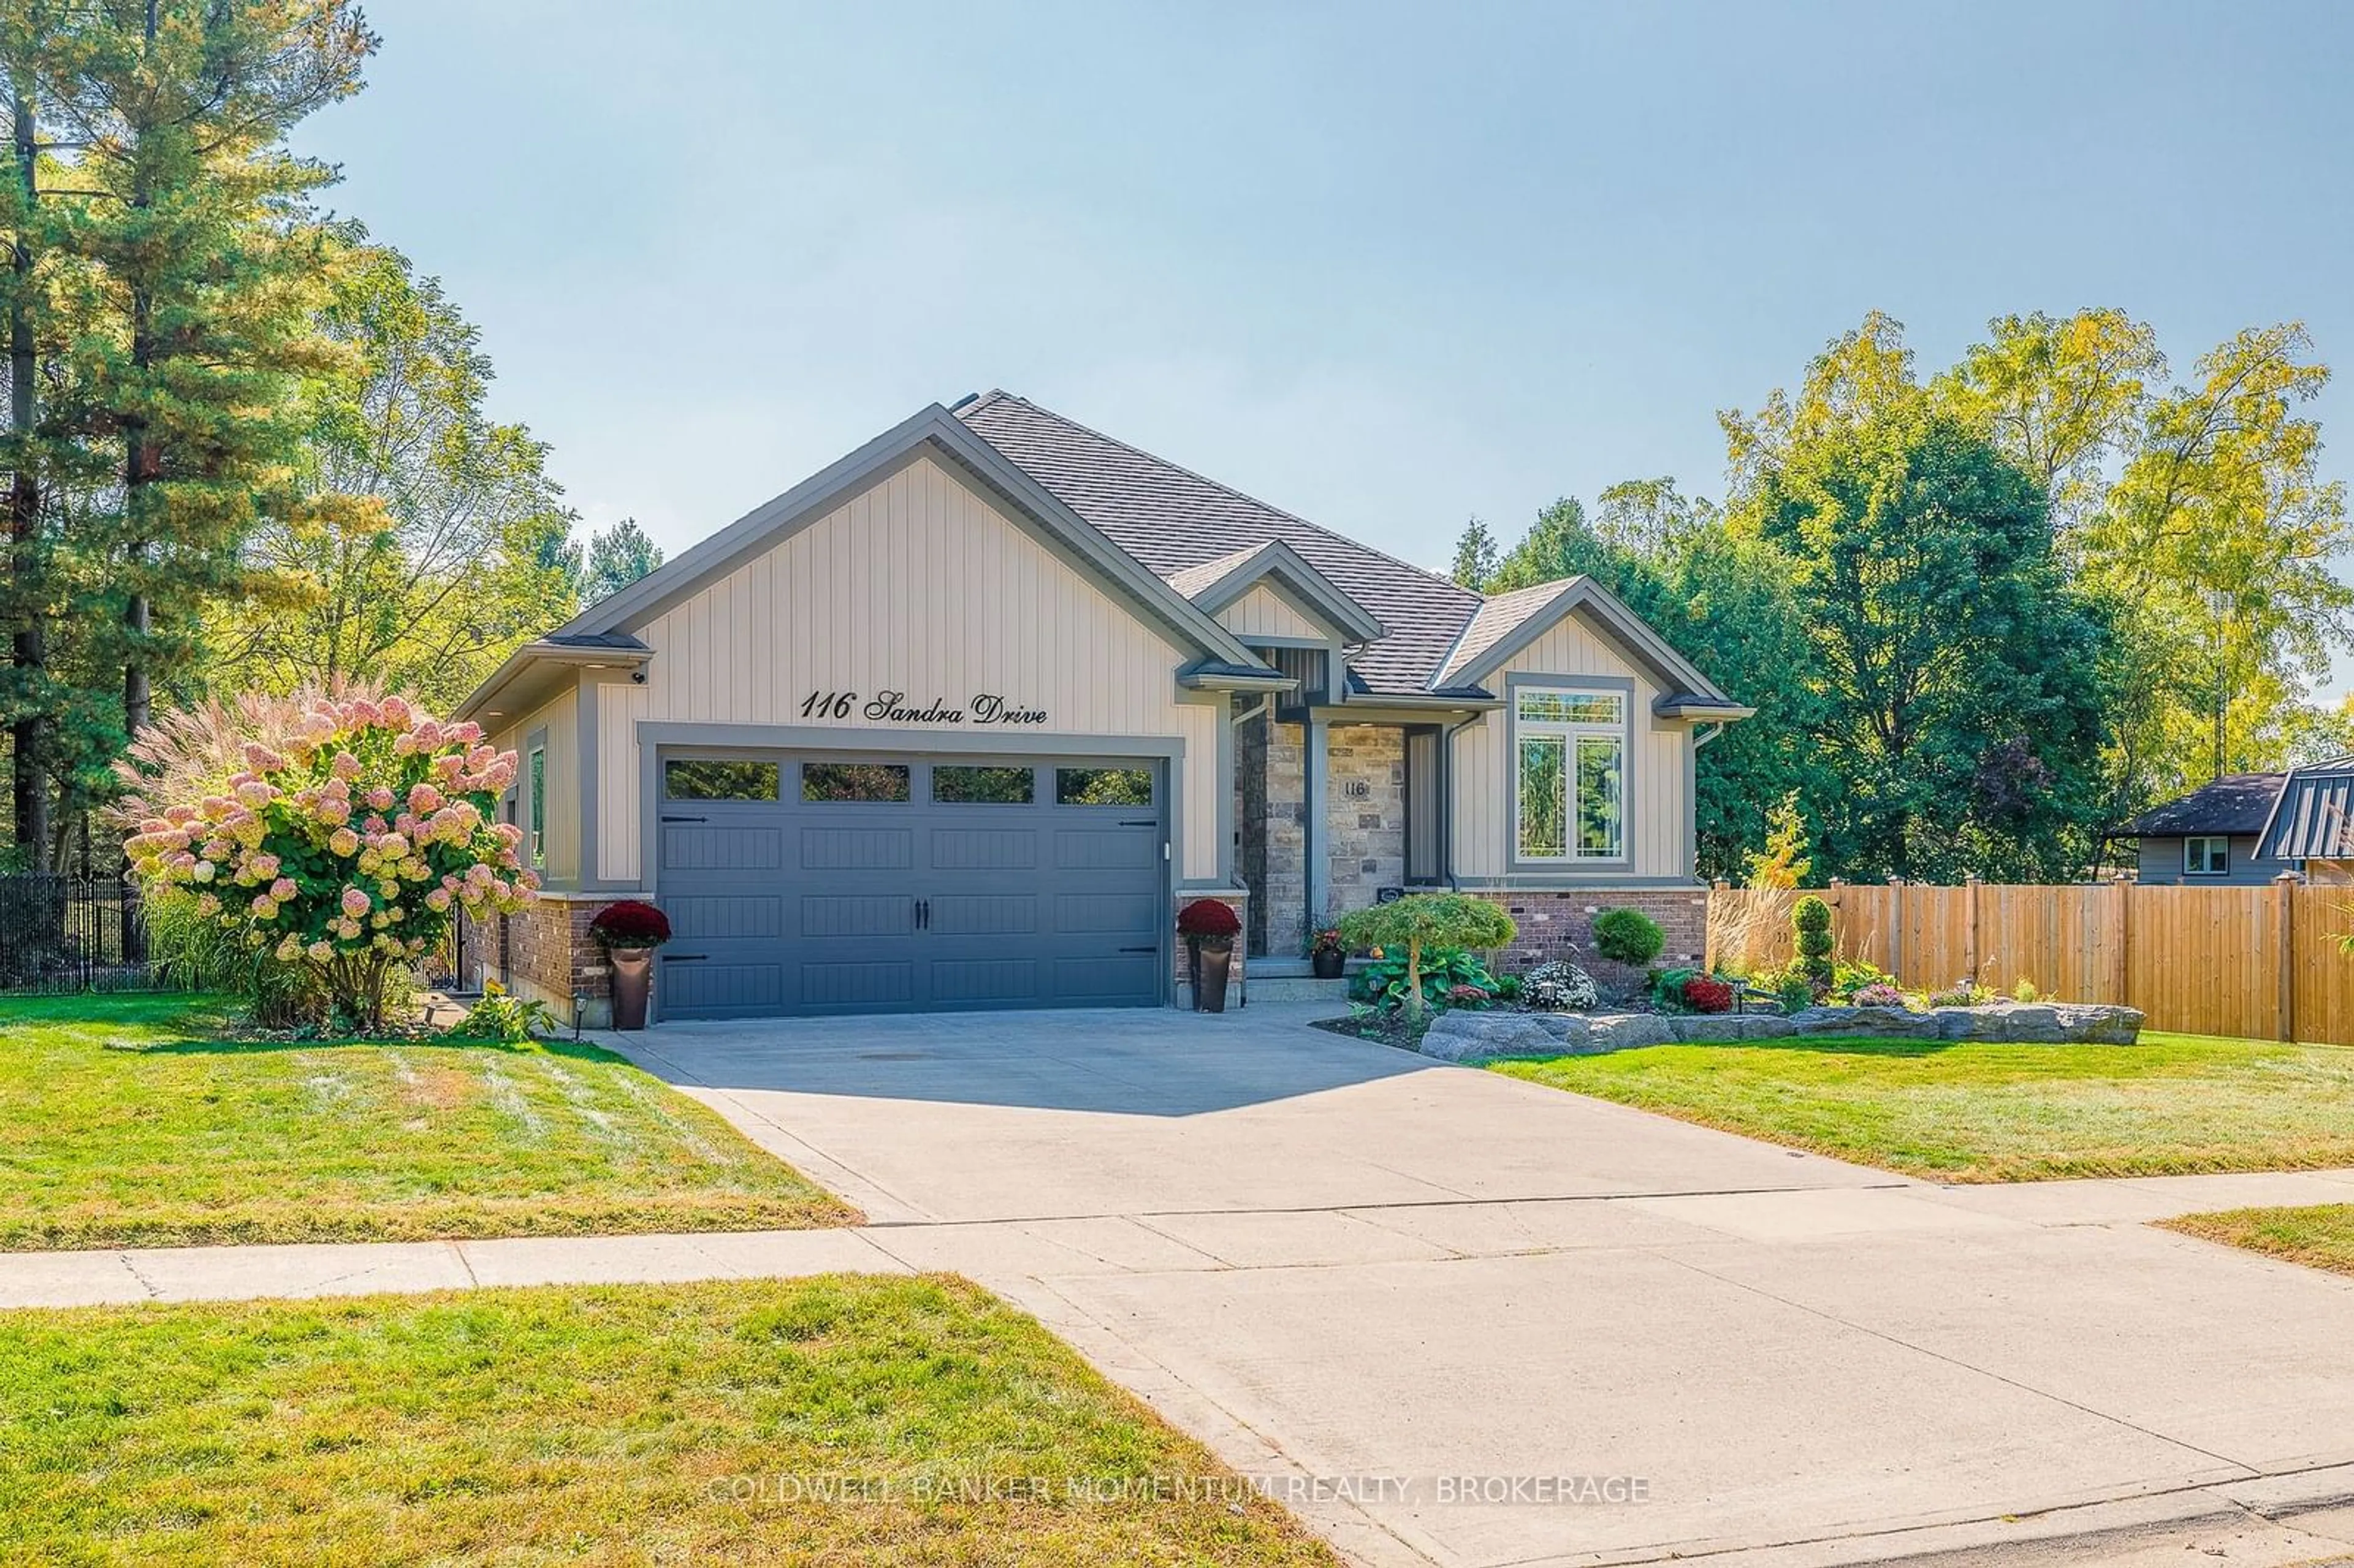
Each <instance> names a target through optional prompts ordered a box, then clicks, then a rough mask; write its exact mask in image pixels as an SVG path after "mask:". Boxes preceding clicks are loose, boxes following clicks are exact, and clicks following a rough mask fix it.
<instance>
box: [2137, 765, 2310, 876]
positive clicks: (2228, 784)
mask: <svg viewBox="0 0 2354 1568" xmlns="http://www.w3.org/2000/svg"><path fill="white" fill-rule="evenodd" d="M2117 836H2118V837H2119V838H2132V839H2138V840H2139V841H2140V849H2139V860H2140V881H2141V882H2142V884H2143V885H2145V886H2178V885H2179V886H2249V885H2254V884H2258V883H2265V882H2270V881H2272V880H2273V879H2274V878H2275V877H2277V876H2279V875H2280V874H2282V873H2283V872H2290V873H2294V874H2299V875H2304V876H2307V877H2309V878H2311V879H2313V880H2315V881H2354V756H2348V757H2341V758H2335V759H2333V760H2331V761H2327V762H2320V763H2314V764H2310V765H2307V766H2305V767H2300V768H2291V769H2290V770H2289V771H2287V772H2285V773H2232V774H2226V775H2225V776H2223V777H2222V778H2221V779H2216V780H2215V781H2214V782H2213V783H2211V784H2207V785H2202V786H2201V787H2200V788H2199V789H2193V790H2192V791H2191V792H2190V794H2188V795H2185V796H2183V797H2182V798H2181V799H2180V800H2169V801H2168V802H2167V803H2166V804H2165V805H2163V806H2158V807H2155V808H2153V809H2152V810H2147V811H2145V812H2143V813H2142V814H2141V815H2140V816H2138V817H2137V818H2135V819H2134V820H2133V821H2130V822H2127V823H2126V825H2125V826H2124V827H2123V828H2121V829H2119V830H2118V832H2117Z"/></svg>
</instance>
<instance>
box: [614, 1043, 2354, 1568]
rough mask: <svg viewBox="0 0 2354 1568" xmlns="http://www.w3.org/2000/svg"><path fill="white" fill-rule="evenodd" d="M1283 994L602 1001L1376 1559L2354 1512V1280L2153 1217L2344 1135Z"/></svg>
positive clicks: (1881, 1538) (2350, 1178) (2140, 1544)
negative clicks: (2212, 1148)
mask: <svg viewBox="0 0 2354 1568" xmlns="http://www.w3.org/2000/svg"><path fill="white" fill-rule="evenodd" d="M1307 1016H1308V1014H1307V1013H1305V1012H1302V1011H1301V1010H1299V1009H1298V1008H1285V1007H1276V1006H1264V1005H1263V1006H1260V1007H1256V1008H1252V1009H1249V1010H1248V1011H1246V1012H1239V1013H1233V1014H1228V1015H1225V1016H1224V1017H1200V1016H1193V1015H1187V1014H1179V1013H1170V1012H1122V1013H1063V1014H1023V1015H1012V1016H1009V1015H997V1016H960V1017H947V1018H941V1017H932V1018H901V1019H884V1020H858V1021H841V1020H833V1021H824V1022H762V1023H758V1024H732V1025H730V1024H677V1025H670V1026H665V1027H663V1028H661V1029H658V1030H655V1031H653V1032H652V1033H646V1034H642V1035H636V1036H629V1037H619V1036H606V1037H604V1038H605V1040H606V1041H607V1042H608V1043H610V1044H617V1045H619V1046H620V1048H621V1049H624V1050H626V1051H627V1052H628V1053H629V1054H631V1055H632V1056H634V1057H635V1058H637V1059H638V1060H639V1061H641V1062H642V1063H643V1064H644V1065H646V1066H648V1067H649V1068H651V1069H652V1070H654V1071H656V1072H658V1073H660V1074H662V1075H664V1076H665V1077H667V1078H669V1079H670V1080H671V1081H673V1082H674V1083H676V1084H678V1085H680V1086H682V1087H684V1088H685V1089H686V1090H687V1091H688V1092H690V1093H693V1094H695V1095H696V1096H698V1097H701V1098H704V1099H705V1100H706V1101H708V1102H709V1103H711V1104H712V1105H714V1106H716V1107H718V1108H719V1109H720V1110H721V1111H723V1112H724V1113H725V1114H726V1115H727V1116H728V1117H729V1118H731V1119H733V1120H734V1121H736V1122H737V1125H739V1126H741V1127H742V1128H744V1129H745V1130H746V1131H747V1132H748V1134H749V1135H750V1136H752V1137H753V1138H754V1139H757V1140H758V1141H760V1142H761V1143H763V1144H764V1145H766V1146H768V1147H769V1148H771V1149H773V1150H776V1151H777V1152H778V1153H779V1154H780V1155H782V1156H783V1157H785V1158H787V1159H789V1160H792V1161H793V1162H795V1163H796V1164H798V1165H800V1166H801V1168H802V1169H803V1170H805V1171H809V1172H810V1173H811V1175H812V1176H814V1177H816V1178H817V1179H819V1180H821V1181H826V1182H828V1183H829V1184H831V1185H832V1186H833V1187H835V1188H836V1189H837V1190H838V1191H840V1192H843V1193H844V1194H845V1195H846V1196H848V1197H850V1198H851V1199H852V1200H853V1201H854V1202H858V1203H860V1204H861V1205H863V1206H864V1208H865V1209H866V1210H867V1212H868V1213H869V1215H870V1217H871V1218H872V1219H873V1221H874V1222H875V1226H874V1228H872V1229H870V1230H869V1231H867V1232H866V1233H864V1234H866V1235H867V1236H868V1237H869V1238H870V1239H872V1240H873V1241H874V1242H875V1244H876V1245H879V1246H880V1247H881V1248H882V1249H883V1250H884V1251H885V1253H887V1254H889V1255H891V1256H892V1257H893V1258H895V1259H896V1260H898V1261H900V1262H903V1263H905V1264H907V1265H909V1266H915V1267H918V1268H943V1269H954V1270H957V1271H959V1272H961V1273H965V1274H968V1275H970V1276H972V1277H976V1278H978V1279H980V1280H981V1281H982V1282H983V1283H985V1284H988V1285H990V1286H991V1287H993V1288H995V1289H998V1290H999V1291H1001V1292H1002V1293H1003V1294H1005V1295H1007V1296H1008V1297H1009V1298H1013V1299H1014V1300H1017V1301H1019V1302H1020V1303H1021V1304H1023V1306H1024V1307H1026V1308H1029V1309H1031V1310H1033V1311H1034V1312H1036V1313H1037V1314H1038V1315H1039V1316H1040V1317H1041V1318H1042V1319H1044V1320H1045V1321H1046V1322H1047V1323H1048V1324H1049V1325H1050V1326H1052V1327H1053V1328H1055V1330H1057V1331H1058V1332H1060V1333H1062V1334H1064V1335H1065V1336H1066V1338H1068V1339H1069V1340H1071V1341H1072V1342H1073V1343H1074V1344H1076V1346H1078V1348H1079V1349H1080V1350H1081V1351H1084V1352H1086V1353H1087V1355H1088V1356H1089V1357H1090V1358H1091V1359H1093V1360H1094V1361H1096V1362H1097V1364H1098V1365H1099V1366H1101V1367H1102V1368H1103V1369H1104V1370H1105V1371H1106V1372H1108V1374H1109V1375H1111V1376H1113V1377H1115V1378H1117V1379H1119V1381H1121V1382H1123V1383H1126V1384H1128V1385H1129V1387H1131V1388H1133V1389H1135V1390H1136V1391H1137V1392H1139V1393H1141V1394H1143V1395H1144V1396H1145V1397H1146V1398H1148V1399H1149V1400H1150V1401H1151V1402H1152V1403H1153V1404H1156V1405H1157V1406H1158V1407H1160V1408H1161V1410H1162V1411H1164V1412H1165V1413H1166V1414H1169V1415H1171V1416H1172V1418H1173V1419H1175V1420H1177V1421H1178V1422H1179V1423H1180V1424H1181V1425H1184V1426H1186V1427H1187V1428H1189V1429H1190V1430H1192V1431H1193V1432H1194V1433H1196V1434H1197V1435H1198V1436H1202V1437H1204V1439H1206V1440H1208V1441H1210V1442H1211V1443H1212V1444H1213V1445H1214V1446H1216V1447H1217V1448H1218V1449H1219V1450H1220V1451H1221V1453H1222V1454H1224V1455H1225V1457H1227V1458H1228V1459H1230V1460H1231V1461H1233V1462H1234V1463H1235V1464H1236V1465H1237V1466H1239V1467H1241V1468H1243V1469H1244V1470H1245V1471H1246V1473H1249V1474H1252V1475H1255V1476H1261V1477H1266V1478H1269V1484H1270V1485H1274V1486H1277V1487H1278V1488H1279V1489H1287V1490H1288V1496H1289V1498H1290V1500H1292V1502H1293V1504H1294V1506H1295V1508H1296V1509H1297V1510H1298V1511H1299V1512H1300V1513H1301V1514H1302V1515H1303V1516H1305V1517H1307V1518H1308V1519H1310V1520H1311V1521H1312V1522H1314V1523H1316V1524H1317V1525H1318V1526H1319V1527H1320V1528H1321V1529H1323V1530H1324V1531H1326V1532H1327V1533H1328V1534H1329V1535H1330V1536H1331V1538H1332V1539H1333V1540H1334V1541H1336V1542H1338V1543H1340V1544H1341V1547H1342V1548H1343V1549H1344V1550H1345V1551H1347V1552H1350V1553H1351V1554H1352V1556H1354V1557H1356V1558H1357V1559H1359V1560H1361V1561H1363V1562H1367V1563H1444V1564H1480V1565H1497V1568H1501V1565H1505V1564H1535V1563H1616V1562H1650V1561H1659V1560H1663V1559H1666V1558H1669V1557H1671V1556H1686V1557H1689V1556H1701V1555H1711V1556H1717V1557H1719V1559H1720V1560H1721V1561H1725V1562H1741V1563H1761V1564H1762V1563H1775V1564H1797V1563H1848V1562H1865V1561H1883V1560H1888V1559H1891V1558H1895V1557H1908V1558H1910V1557H1919V1556H1921V1555H1922V1554H1925V1553H1946V1552H1960V1553H1963V1554H1964V1555H1963V1556H1960V1557H1956V1558H1954V1559H1952V1560H1953V1561H1956V1562H1961V1561H1970V1562H1988V1563H2024V1562H2030V1561H2035V1560H2049V1561H2054V1562H2057V1561H2067V1562H2127V1561H2143V1560H2147V1561H2149V1562H2154V1563H2155V1562H2165V1563H2184V1562H2192V1561H2198V1562H2217V1561H2221V1562H2229V1563H2243V1564H2245V1563H2291V1562H2309V1561H2313V1560H2316V1559H2319V1558H2329V1557H2335V1556H2337V1555H2338V1554H2340V1553H2343V1552H2348V1551H2349V1550H2354V1547H2349V1542H2354V1281H2349V1280H2345V1279H2341V1278H2337V1277H2330V1276H2326V1275H2321V1274H2317V1273H2314V1272H2311V1271H2307V1270H2303V1269H2298V1268H2295V1267H2292V1266H2287V1265H2283V1264H2275V1263H2271V1262H2268V1261H2265V1260H2263V1259H2260V1258H2256V1257H2253V1256H2249V1255H2242V1254H2238V1253H2233V1252H2231V1251H2228V1250H2225V1249H2222V1248H2218V1247H2212V1246H2209V1245H2204V1244H2201V1243H2197V1242H2193V1241H2190V1240H2188V1239H2185V1238H2182V1237H2179V1236H2176V1235H2173V1234H2169V1233H2166V1232H2161V1231H2156V1230H2152V1229H2150V1228H2148V1227H2147V1224H2145V1223H2144V1222H2146V1221H2147V1220H2148V1219H2150V1218H2154V1217H2159V1216H2162V1215H2164V1214H2168V1213H2189V1212H2193V1211H2196V1210H2200V1209H2210V1208H2218V1207H2227V1206H2232V1205H2233V1204H2238V1203H2246V1202H2331V1201H2336V1202H2348V1201H2354V1172H2333V1173H2316V1174H2305V1175H2284V1176H2260V1177H2218V1178H2183V1179H2174V1180H2170V1181H2130V1182H2064V1183H2044V1184H2039V1185H2036V1186H2031V1187H2010V1188H1967V1189H1944V1188H1938V1187H1935V1186H1931V1185H1927V1184H1925V1183H1920V1182H1915V1181H1909V1180H1906V1179H1904V1178H1901V1177H1896V1176H1893V1175H1890V1174H1888V1173H1886V1172H1883V1171H1871V1170H1866V1169H1862V1168H1859V1167H1855V1166H1850V1165H1845V1164H1842V1163H1840V1162H1838V1161H1836V1160H1825V1159H1821V1158H1819V1157H1815V1156H1809V1155H1802V1154H1797V1153H1794V1152H1792V1151H1789V1150H1782V1149H1777V1148H1774V1147H1771V1146H1768V1145H1765V1144H1760V1143H1755V1142H1753V1141H1750V1140H1748V1139H1740V1138H1735V1137H1732V1136H1729V1135H1725V1134H1720V1133H1715V1132H1711V1131H1708V1130H1706V1129H1703V1128H1693V1127H1689V1126H1686V1125H1683V1124H1681V1123H1679V1122H1675V1121H1671V1120H1668V1119H1666V1118H1658V1117H1653V1116H1649V1115H1647V1114H1645V1113H1642V1112H1638V1111H1633V1110H1629V1109H1626V1108H1624V1107H1617V1106H1611V1105H1606V1104H1604V1103H1601V1102H1598V1101H1594V1100H1588V1099H1584V1098H1580V1097H1575V1096H1572V1095H1566V1094H1563V1093H1560V1092H1559V1091H1556V1090H1551V1089H1546V1088H1543V1087H1540V1086H1534V1085H1530V1084H1525V1083H1522V1082H1518V1081H1516V1080H1512V1079H1508V1078H1504V1077H1501V1076H1499V1075H1492V1074H1486V1073H1481V1072H1479V1071H1477V1070H1473V1069H1467V1068H1460V1067H1454V1066H1447V1065H1440V1064H1437V1063H1434V1062H1430V1061H1427V1060H1426V1059H1424V1058H1421V1057H1417V1056H1414V1055H1411V1054H1405V1053H1401V1052H1397V1051H1394V1050H1391V1049H1388V1048H1386V1047H1384V1046H1378V1045H1371V1044H1362V1043H1358V1042H1354V1041H1350V1040H1345V1039H1341V1038H1339V1037H1337V1036H1334V1035H1331V1034H1329V1033H1322V1032H1320V1031H1315V1030H1311V1029H1309V1028H1307V1027H1306V1026H1305V1018H1306V1017H1307ZM1638 1493H1639V1496H1638V1495H1637V1494H1638ZM2186 1549H2188V1550H2189V1552H2190V1554H2189V1555H2186V1554H2185V1552H2186Z"/></svg>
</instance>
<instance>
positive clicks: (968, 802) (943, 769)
mask: <svg viewBox="0 0 2354 1568" xmlns="http://www.w3.org/2000/svg"><path fill="white" fill-rule="evenodd" d="M1037 794H1038V772H1037V769H1035V768H966V767H951V766H948V765H946V764H943V765H942V766H939V767H937V768H933V769H932V799H933V800H938V801H941V802H942V803H944V804H947V805H951V806H1026V805H1028V804H1030V802H1031V801H1032V800H1035V799H1036V798H1037Z"/></svg>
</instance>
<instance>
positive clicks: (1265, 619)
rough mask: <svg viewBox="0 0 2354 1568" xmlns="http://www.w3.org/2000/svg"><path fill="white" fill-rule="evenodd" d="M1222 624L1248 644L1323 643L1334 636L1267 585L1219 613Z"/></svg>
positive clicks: (1255, 587) (1219, 621) (1259, 587)
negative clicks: (1270, 640) (1274, 640)
mask: <svg viewBox="0 0 2354 1568" xmlns="http://www.w3.org/2000/svg"><path fill="white" fill-rule="evenodd" d="M1218 623H1219V624H1220V625H1221V626H1224V627H1225V629H1226V630H1229V631H1231V632H1233V633H1234V634H1235V636H1236V637H1239V638H1241V639H1243V640H1244V641H1249V640H1250V639H1252V638H1254V637H1300V638H1308V639H1310V640H1312V641H1318V642H1321V641H1324V640H1325V639H1326V638H1327V637H1329V636H1330V635H1331V633H1329V632H1327V631H1326V630H1324V629H1323V628H1322V627H1320V626H1319V625H1317V624H1316V622H1315V621H1313V620H1310V619H1309V618H1308V617H1307V616H1305V615H1303V614H1301V613H1300V611H1299V607H1298V606H1296V605H1294V604H1293V603H1292V602H1291V601H1290V600H1289V599H1285V598H1284V597H1283V596H1282V595H1281V594H1279V593H1278V592H1276V591H1275V590H1274V589H1273V588H1269V587H1267V585H1266V584H1265V583H1257V584H1255V585H1253V587H1252V588H1251V590H1250V592H1248V593H1246V594H1245V595H1243V596H1242V598H1240V599H1236V600H1235V602H1234V603H1232V604H1230V605H1228V606H1226V608H1225V609H1222V610H1220V611H1218Z"/></svg>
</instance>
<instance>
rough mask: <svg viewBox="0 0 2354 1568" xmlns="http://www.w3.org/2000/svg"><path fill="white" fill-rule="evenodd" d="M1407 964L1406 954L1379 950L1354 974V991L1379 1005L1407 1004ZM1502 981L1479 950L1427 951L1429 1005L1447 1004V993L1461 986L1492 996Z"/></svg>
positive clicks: (1425, 989)
mask: <svg viewBox="0 0 2354 1568" xmlns="http://www.w3.org/2000/svg"><path fill="white" fill-rule="evenodd" d="M1407 967H1408V966H1407V963H1406V959H1405V955H1403V954H1397V953H1387V952H1384V953H1379V954H1376V956H1375V957H1374V959H1373V962H1371V963H1369V964H1367V965H1366V966H1365V967H1364V968H1363V969H1359V970H1358V971H1357V972H1356V974H1355V975H1354V976H1352V978H1351V980H1350V994H1352V996H1354V997H1355V998H1356V999H1357V1000H1358V1001H1370V1002H1372V1003H1373V1004H1374V1005H1375V1006H1377V1007H1405V1005H1406V988H1407V985H1408V983H1409V981H1408V980H1407V973H1406V971H1407ZM1502 983H1503V982H1502V981H1501V980H1498V979H1497V978H1496V977H1495V976H1494V975H1492V974H1490V973H1489V972H1488V966H1487V965H1486V964H1484V963H1481V962H1480V961H1479V956H1478V955H1477V954H1474V953H1467V952H1465V951H1463V950H1462V949H1461V948H1433V949H1432V950H1431V951H1429V952H1427V953H1425V954H1424V955H1423V959H1422V977H1421V982H1420V989H1421V992H1422V1000H1423V1001H1424V1003H1425V1004H1426V1005H1428V1006H1440V1005H1444V1004H1446V1002H1447V992H1448V991H1450V990H1452V989H1454V988H1455V987H1457V986H1471V987H1474V988H1476V989H1477V990H1479V991H1482V992H1484V993H1486V994H1487V995H1488V996H1490V997H1491V998H1492V997H1493V996H1494V994H1495V992H1496V989H1497V988H1498V987H1499V986H1500V985H1501V984H1502Z"/></svg>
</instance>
